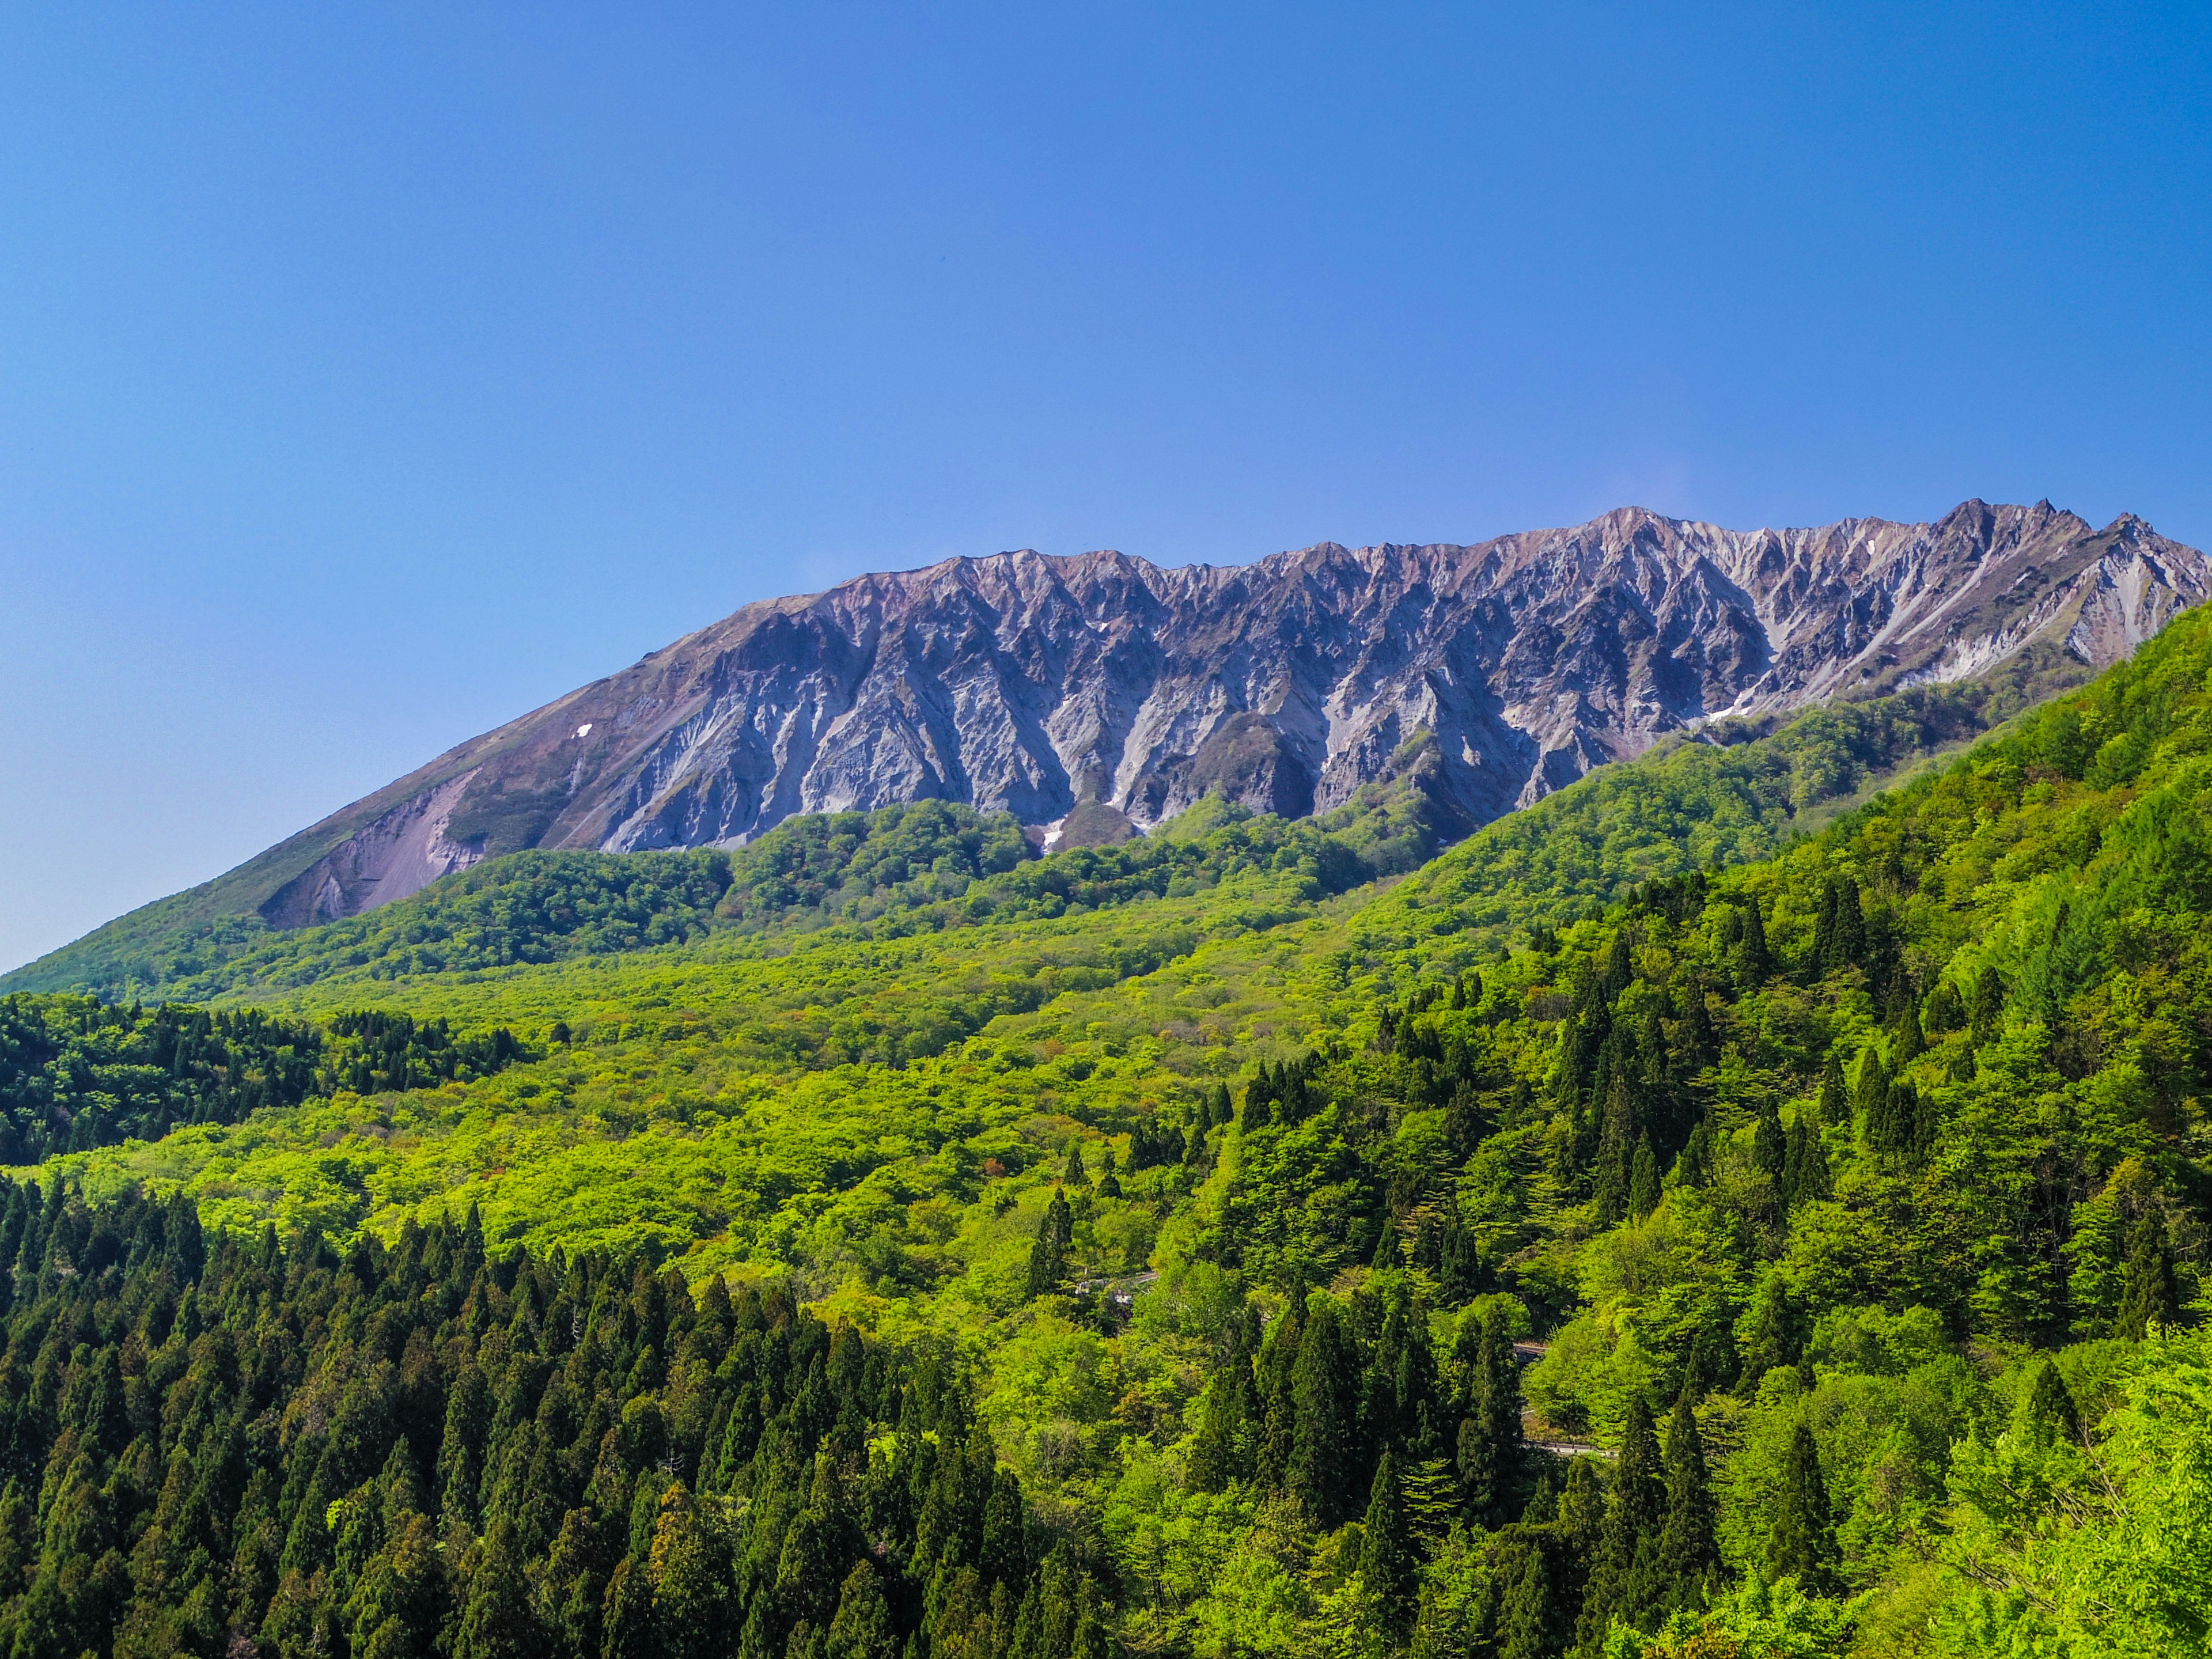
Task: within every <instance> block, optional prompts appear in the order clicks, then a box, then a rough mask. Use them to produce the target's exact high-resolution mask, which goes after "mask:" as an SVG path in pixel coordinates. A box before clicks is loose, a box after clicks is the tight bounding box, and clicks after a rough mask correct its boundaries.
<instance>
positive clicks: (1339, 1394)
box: [1285, 1297, 1360, 1528]
mask: <svg viewBox="0 0 2212 1659" xmlns="http://www.w3.org/2000/svg"><path fill="white" fill-rule="evenodd" d="M1291 1398H1292V1401H1293V1403H1294V1405H1295V1407H1296V1409H1297V1430H1296V1433H1295V1437H1294V1438H1293V1440H1292V1443H1291V1461H1290V1468H1289V1471H1288V1480H1287V1481H1286V1483H1285V1484H1286V1485H1287V1486H1289V1488H1290V1490H1291V1492H1292V1493H1293V1494H1295V1495H1296V1496H1297V1498H1298V1500H1299V1501H1300V1502H1301V1503H1303V1504H1304V1505H1305V1506H1306V1510H1307V1511H1308V1512H1309V1513H1310V1514H1311V1515H1312V1516H1313V1517H1314V1519H1315V1521H1316V1522H1317V1523H1318V1524H1319V1525H1321V1526H1323V1527H1328V1528H1334V1527H1337V1526H1340V1525H1341V1524H1342V1523H1343V1522H1345V1521H1346V1520H1348V1519H1350V1518H1351V1515H1352V1513H1353V1510H1352V1504H1353V1503H1354V1502H1355V1501H1356V1499H1355V1498H1354V1493H1355V1492H1357V1491H1358V1487H1357V1486H1355V1485H1354V1484H1353V1483H1354V1482H1356V1481H1357V1480H1358V1478H1359V1467H1358V1466H1359V1461H1360V1460H1359V1356H1358V1351H1357V1349H1356V1348H1355V1347H1354V1346H1353V1343H1352V1334H1351V1333H1350V1332H1349V1331H1347V1330H1346V1328H1345V1324H1344V1316H1343V1315H1342V1314H1341V1313H1340V1312H1339V1311H1338V1309H1337V1305H1336V1303H1335V1301H1334V1299H1333V1298H1331V1297H1317V1298H1316V1303H1315V1306H1314V1308H1313V1310H1312V1312H1311V1314H1310V1317H1309V1318H1308V1321H1307V1323H1306V1328H1305V1332H1304V1335H1303V1336H1302V1337H1301V1338H1300V1340H1299V1343H1298V1358H1297V1370H1296V1371H1295V1372H1294V1374H1293V1376H1292V1379H1291Z"/></svg>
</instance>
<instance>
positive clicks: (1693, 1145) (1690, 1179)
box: [1675, 1117, 1713, 1187]
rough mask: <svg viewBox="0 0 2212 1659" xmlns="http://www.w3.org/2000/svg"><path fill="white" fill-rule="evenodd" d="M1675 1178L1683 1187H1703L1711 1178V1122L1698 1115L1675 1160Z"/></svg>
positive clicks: (1708, 1118)
mask: <svg viewBox="0 0 2212 1659" xmlns="http://www.w3.org/2000/svg"><path fill="white" fill-rule="evenodd" d="M1675 1171H1676V1176H1675V1178H1676V1179H1677V1180H1678V1181H1679V1182H1680V1183H1681V1184H1682V1185H1683V1186H1685V1187H1703V1186H1705V1184H1706V1183H1707V1182H1711V1180H1712V1178H1713V1124H1712V1119H1711V1118H1710V1117H1700V1118H1699V1120H1698V1121H1697V1124H1696V1126H1695V1127H1693V1128H1692V1129H1691V1131H1690V1138H1689V1139H1688V1140H1687V1141H1686V1142H1685V1143H1684V1145H1683V1147H1682V1154H1681V1156H1680V1158H1677V1159H1676V1160H1675Z"/></svg>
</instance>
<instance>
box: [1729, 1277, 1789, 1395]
mask: <svg viewBox="0 0 2212 1659" xmlns="http://www.w3.org/2000/svg"><path fill="white" fill-rule="evenodd" d="M1740 1330H1741V1343H1742V1348H1743V1372H1744V1376H1745V1377H1746V1378H1747V1380H1749V1381H1751V1382H1754V1383H1755V1382H1757V1381H1758V1380H1759V1378H1760V1377H1762V1376H1765V1375H1766V1373H1767V1372H1769V1371H1771V1370H1775V1369H1776V1368H1777V1367H1778V1366H1782V1365H1794V1364H1796V1363H1797V1351H1798V1344H1799V1336H1798V1329H1797V1310H1796V1306H1795V1305H1794V1304H1792V1302H1791V1301H1790V1286H1789V1285H1788V1283H1787V1282H1786V1281H1785V1280H1784V1279H1783V1277H1782V1275H1781V1273H1779V1272H1778V1271H1770V1272H1769V1273H1767V1275H1766V1276H1765V1278H1764V1279H1761V1280H1760V1281H1759V1289H1758V1290H1757V1291H1755V1292H1754V1293H1753V1297H1752V1300H1751V1306H1750V1308H1749V1309H1748V1310H1746V1312H1745V1314H1744V1316H1743V1321H1742V1323H1741V1327H1740Z"/></svg>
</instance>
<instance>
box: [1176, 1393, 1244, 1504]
mask: <svg viewBox="0 0 2212 1659" xmlns="http://www.w3.org/2000/svg"><path fill="white" fill-rule="evenodd" d="M1241 1404H1242V1401H1240V1399H1239V1397H1238V1390H1237V1387H1236V1385H1235V1383H1234V1382H1233V1381H1232V1380H1231V1378H1230V1377H1229V1376H1228V1375H1227V1374H1226V1373H1225V1372H1220V1371H1217V1372H1216V1373H1215V1374H1214V1376H1213V1379H1212V1382H1210V1383H1207V1384H1206V1393H1205V1395H1203V1397H1201V1398H1200V1401H1199V1406H1198V1437H1197V1438H1196V1439H1194V1441H1193V1442H1192V1443H1191V1448H1190V1461H1189V1462H1188V1463H1186V1464H1185V1465H1184V1466H1183V1481H1184V1484H1185V1485H1186V1486H1188V1487H1189V1488H1190V1490H1191V1491H1193V1492H1226V1491H1227V1490H1228V1489H1229V1483H1230V1482H1231V1481H1232V1480H1236V1479H1237V1476H1238V1475H1239V1474H1242V1473H1243V1471H1242V1470H1241V1469H1240V1468H1238V1457H1237V1443H1238V1440H1239V1438H1240V1437H1242V1436H1243V1432H1244V1429H1245V1425H1244V1422H1243V1413H1242V1412H1241V1411H1240V1410H1239V1409H1238V1408H1239V1407H1240V1405H1241Z"/></svg>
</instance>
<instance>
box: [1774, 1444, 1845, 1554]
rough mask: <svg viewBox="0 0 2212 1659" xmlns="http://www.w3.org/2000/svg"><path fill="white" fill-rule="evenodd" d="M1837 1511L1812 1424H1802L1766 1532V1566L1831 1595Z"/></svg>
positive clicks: (1791, 1445)
mask: <svg viewBox="0 0 2212 1659" xmlns="http://www.w3.org/2000/svg"><path fill="white" fill-rule="evenodd" d="M1837 1560H1838V1554H1837V1549H1836V1522H1835V1517H1834V1516H1832V1514H1831V1513H1830V1512H1829V1509H1828V1486H1827V1483H1826V1481H1825V1480H1822V1479H1821V1477H1820V1446H1819V1444H1818V1443H1816V1442H1815V1441H1814V1438H1813V1431H1812V1429H1811V1427H1810V1426H1809V1425H1807V1424H1804V1423H1802V1422H1801V1423H1800V1424H1798V1425H1797V1429H1796V1433H1795V1434H1794V1435H1793V1436H1792V1437H1790V1455H1789V1457H1788V1459H1787V1460H1786V1461H1785V1462H1784V1464H1783V1471H1782V1491H1781V1493H1780V1495H1779V1496H1778V1498H1776V1499H1775V1504H1774V1520H1773V1523H1772V1525H1771V1528H1770V1529H1769V1531H1768V1533H1767V1535H1766V1571H1767V1574H1768V1576H1769V1577H1775V1578H1795V1579H1796V1581H1797V1583H1798V1587H1799V1588H1800V1589H1802V1590H1803V1591H1804V1592H1805V1593H1806V1594H1807V1595H1834V1594H1835V1593H1836V1592H1837V1591H1838V1589H1840V1588H1841V1586H1840V1584H1839V1583H1838V1580H1837V1577H1836V1565H1837Z"/></svg>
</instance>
